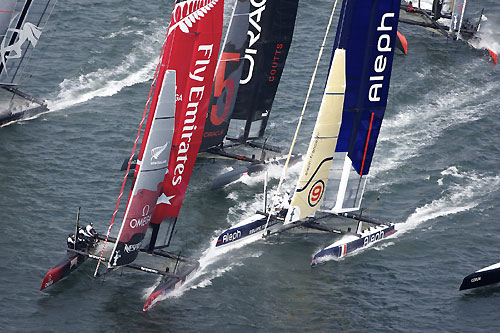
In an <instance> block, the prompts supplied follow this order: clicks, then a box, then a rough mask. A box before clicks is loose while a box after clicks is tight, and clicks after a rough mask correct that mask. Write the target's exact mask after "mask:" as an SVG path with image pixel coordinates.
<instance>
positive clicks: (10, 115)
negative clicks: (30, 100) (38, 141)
mask: <svg viewBox="0 0 500 333" xmlns="http://www.w3.org/2000/svg"><path fill="white" fill-rule="evenodd" d="M47 111H49V109H48V108H47V106H46V105H45V104H42V105H39V106H35V107H33V108H31V109H26V110H22V111H15V112H11V111H5V112H1V113H0V127H3V126H6V125H8V124H10V123H12V122H14V121H18V120H22V119H28V118H32V117H35V116H38V115H39V114H41V113H44V112H47Z"/></svg>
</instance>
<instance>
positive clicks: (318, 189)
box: [307, 180, 325, 207]
mask: <svg viewBox="0 0 500 333" xmlns="http://www.w3.org/2000/svg"><path fill="white" fill-rule="evenodd" d="M324 189H325V183H323V181H322V180H318V181H317V182H316V183H314V185H313V186H312V187H311V190H310V191H309V196H308V197H307V200H308V201H309V206H311V207H314V206H316V205H317V204H318V202H320V200H321V197H322V196H323V191H324Z"/></svg>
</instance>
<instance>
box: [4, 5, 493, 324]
mask: <svg viewBox="0 0 500 333" xmlns="http://www.w3.org/2000/svg"><path fill="white" fill-rule="evenodd" d="M225 7H226V11H225V12H226V14H225V18H226V19H227V18H229V15H230V12H231V8H232V1H228V2H227V3H226V5H225ZM482 7H485V16H486V17H487V18H488V20H487V21H486V22H484V23H483V26H482V29H483V32H484V42H485V43H487V44H488V45H489V46H490V47H492V48H496V51H500V47H499V44H498V43H499V42H500V34H499V29H500V8H499V7H498V3H497V2H496V1H494V0H476V1H470V4H469V8H468V12H469V13H470V14H471V15H473V16H474V17H478V16H479V12H480V10H481V8H482ZM171 8H172V2H171V1H148V2H144V1H141V2H139V1H123V0H106V1H91V0H85V1H84V0H67V1H62V0H61V1H59V2H58V4H57V5H56V8H55V10H54V12H53V14H52V16H51V19H50V20H49V22H48V24H47V26H46V29H45V31H44V33H43V35H42V37H41V39H40V42H39V44H38V46H37V48H36V49H35V51H34V52H33V55H32V60H33V61H32V62H31V73H32V76H31V78H30V79H29V80H27V81H26V82H25V83H24V85H23V87H22V88H23V90H24V91H26V92H29V93H31V94H33V95H34V96H36V97H38V98H42V99H46V100H47V101H48V103H49V107H50V109H51V112H49V113H47V114H45V115H42V116H40V117H38V118H36V119H33V120H29V121H22V122H18V123H15V124H12V125H9V126H7V127H4V128H1V129H0V186H1V189H0V272H1V273H0V295H1V298H0V299H1V300H2V302H1V303H2V306H1V307H0V328H1V329H2V330H3V331H8V332H11V331H12V332H16V331H19V332H21V331H22V332H26V331H43V332H70V331H82V332H113V331H125V332H138V331H140V332H160V331H165V332H180V331H205V332H211V331H222V332H235V331H240V332H251V331H266V332H299V331H321V332H323V331H334V332H335V331H339V332H344V331H345V332H385V331H390V332H443V331H444V332H493V331H496V330H498V323H499V322H500V319H499V315H498V312H497V309H498V307H499V306H500V286H490V287H485V288H482V289H478V290H473V291H469V292H459V291H458V287H459V285H460V283H461V280H462V278H463V277H464V276H465V275H467V274H469V273H471V272H473V271H474V270H476V269H479V268H481V267H484V266H486V265H489V264H492V263H495V262H497V261H499V259H500V235H499V230H500V228H499V223H498V216H500V208H499V205H498V199H499V198H500V191H499V184H500V174H499V172H498V166H499V164H500V157H499V155H500V154H499V153H500V149H499V145H500V135H499V134H498V128H499V127H500V120H499V115H500V86H499V78H500V67H498V66H497V67H495V66H493V65H492V64H491V62H490V60H489V58H488V57H487V55H486V54H485V53H484V52H483V51H479V50H476V49H473V48H472V47H470V46H468V45H467V44H465V43H462V42H453V41H446V39H444V38H443V37H441V36H436V35H433V34H432V33H430V32H428V31H425V30H421V29H417V28H412V27H407V26H401V27H400V31H401V32H403V33H404V34H405V35H406V37H407V39H408V42H409V54H408V55H407V56H403V55H399V54H398V55H396V56H395V59H394V69H393V76H392V81H391V89H390V98H389V105H388V108H387V112H386V118H385V120H384V123H383V126H382V131H381V134H380V138H379V144H378V146H377V150H376V153H375V158H374V163H373V165H372V168H371V174H372V177H371V180H370V181H369V183H368V185H367V192H366V195H365V200H364V206H366V207H368V206H371V210H370V212H369V215H370V216H373V217H376V218H378V219H381V220H390V221H394V222H396V223H397V224H398V229H399V232H398V233H397V234H396V235H395V236H394V237H392V238H389V239H387V240H385V241H383V242H380V243H377V244H376V245H375V246H372V247H370V248H367V249H365V250H363V251H360V252H358V253H356V254H354V255H351V256H348V257H346V258H344V259H342V260H338V261H330V262H328V263H327V264H325V265H322V266H320V267H317V268H314V269H311V268H310V267H309V264H310V261H311V257H312V255H313V254H314V253H315V252H316V251H317V250H319V249H320V248H322V247H324V246H326V245H328V244H330V243H331V242H332V241H333V239H332V238H331V236H313V235H310V236H308V237H303V236H295V235H283V236H282V237H281V238H280V239H279V240H278V239H272V240H267V241H259V242H255V243H252V244H249V245H246V246H242V247H240V248H236V249H232V250H230V251H229V250H227V251H215V250H213V249H212V246H213V243H214V239H215V237H216V235H217V234H218V233H219V232H220V231H222V230H224V229H226V228H228V227H229V226H231V225H233V224H235V223H237V222H238V221H240V220H241V218H243V217H246V216H249V215H251V214H252V213H253V212H254V211H255V210H256V209H259V208H260V206H261V200H262V194H261V192H262V186H263V177H262V176H261V177H256V178H245V179H243V180H242V181H240V182H238V183H235V184H233V185H230V186H228V187H226V188H224V189H222V190H219V191H216V192H209V191H208V186H209V184H210V180H211V179H212V178H213V177H214V176H216V175H217V174H218V173H220V172H221V169H222V168H225V170H227V169H228V168H229V167H230V164H229V163H228V164H221V163H220V162H217V163H212V162H211V161H207V160H201V161H200V163H197V166H196V168H195V172H194V174H193V176H192V178H191V184H190V186H189V190H188V194H187V196H186V200H185V204H184V206H183V209H182V211H181V216H180V218H179V223H178V226H177V230H178V232H177V233H176V235H175V236H174V243H175V247H176V248H178V249H182V251H183V253H185V254H189V255H191V256H193V257H196V258H199V259H200V263H201V270H200V271H199V272H198V273H197V275H196V277H195V278H194V279H193V280H192V281H190V282H189V283H188V284H187V285H185V286H184V287H183V288H182V289H181V290H180V291H178V292H176V293H175V294H174V295H173V296H172V297H170V298H168V299H165V300H163V301H162V302H161V303H159V304H158V305H157V306H156V307H155V308H154V309H153V310H152V311H150V312H147V313H142V312H141V309H142V306H143V304H144V302H145V299H146V297H147V295H148V294H149V292H150V291H151V290H152V288H153V287H154V285H155V284H156V283H157V279H156V278H155V277H154V276H149V275H145V274H141V273H124V274H123V275H122V276H120V274H111V275H109V276H107V277H106V280H105V281H103V280H95V279H93V278H92V274H93V271H94V269H95V266H94V264H93V263H91V262H88V263H87V264H85V265H84V266H82V267H81V269H79V270H78V271H76V272H74V273H73V274H71V276H70V277H69V278H67V279H65V280H64V281H62V282H60V283H58V284H56V285H54V286H52V287H51V288H49V289H47V291H46V292H40V291H39V288H40V284H41V281H42V278H43V276H44V275H45V273H46V272H47V271H48V269H49V267H50V266H51V265H53V264H54V263H55V261H57V259H58V258H59V257H60V256H61V255H62V254H63V253H64V251H65V240H66V237H67V234H68V232H70V231H71V230H72V228H73V227H74V220H75V215H76V210H77V207H78V206H81V207H82V216H81V219H82V221H83V222H90V221H94V224H95V226H96V228H97V229H98V230H100V231H101V232H104V231H105V230H106V229H107V226H108V224H109V221H110V219H111V215H112V212H113V209H114V205H115V203H116V199H117V196H118V194H119V189H120V185H121V181H122V177H123V174H122V173H121V172H120V171H119V168H120V166H121V163H122V161H123V158H125V157H127V156H128V155H129V154H130V149H131V148H132V146H133V140H134V137H135V133H136V131H137V126H138V124H139V121H140V117H141V114H142V111H143V108H144V104H145V101H146V98H147V94H148V91H149V85H150V83H151V82H150V79H151V77H152V75H153V71H154V67H155V64H156V62H157V59H158V56H159V53H160V49H161V44H162V40H163V37H164V34H165V31H166V27H167V26H168V21H169V18H170V12H171ZM331 8H332V1H325V0H321V1H320V0H308V1H302V2H301V3H300V8H299V12H298V19H297V26H296V29H295V35H294V43H293V45H292V48H291V50H290V55H289V58H288V62H287V66H286V68H285V72H284V74H283V78H282V84H281V85H280V88H279V91H278V94H277V98H276V101H275V103H274V108H273V112H272V115H271V122H272V125H271V126H270V130H269V131H268V133H272V138H271V139H270V141H272V142H273V143H276V144H281V145H285V146H286V145H288V143H289V142H290V140H291V136H292V132H293V129H294V128H295V123H296V120H297V116H298V114H299V113H300V109H301V107H302V103H303V102H304V98H305V95H306V91H307V87H308V84H309V77H310V75H311V73H312V71H313V67H314V63H315V59H316V56H317V52H318V50H319V45H320V43H321V40H322V36H323V32H324V29H325V25H326V23H327V20H328V16H329V12H330V10H331ZM225 24H226V25H227V20H226V23H225ZM333 37H334V31H332V33H331V35H330V38H329V42H330V45H331V42H332V38H333ZM330 52H331V47H330V48H329V49H327V51H326V54H327V56H326V57H325V58H324V59H323V61H322V62H321V66H322V68H323V70H322V71H321V70H320V74H319V77H318V78H317V81H316V82H317V83H316V85H315V89H314V91H313V94H312V97H311V101H310V104H309V107H308V111H307V113H306V119H305V122H304V128H303V131H302V132H301V133H302V134H301V136H300V139H299V144H298V146H297V151H299V152H304V151H305V150H306V147H307V143H308V140H309V133H310V132H311V130H312V127H313V124H314V120H315V117H316V112H317V110H318V107H319V102H320V100H321V94H322V92H321V90H322V87H323V84H324V80H325V76H326V73H325V68H326V66H327V65H328V61H329V54H330ZM299 170H300V166H297V167H293V168H292V169H291V171H290V182H289V183H288V185H287V186H290V187H292V186H293V182H294V180H295V179H296V178H297V174H298V172H299ZM270 175H271V176H272V179H271V184H272V185H274V186H276V184H277V177H279V175H280V170H279V169H273V170H271V172H270ZM377 197H380V200H379V201H378V203H377V204H376V205H375V204H374V202H375V201H376V198H377Z"/></svg>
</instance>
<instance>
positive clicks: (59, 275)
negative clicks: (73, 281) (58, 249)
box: [40, 250, 87, 290]
mask: <svg viewBox="0 0 500 333" xmlns="http://www.w3.org/2000/svg"><path fill="white" fill-rule="evenodd" d="M86 259H87V256H84V255H82V254H78V253H75V252H73V251H69V250H68V251H67V252H66V254H65V255H64V256H63V257H62V258H61V259H59V261H58V262H57V263H56V264H55V265H54V266H52V267H51V268H50V270H49V272H48V273H47V274H46V275H45V277H44V278H43V281H42V286H41V287H40V290H44V289H45V288H47V287H50V286H51V285H52V284H54V283H56V282H58V281H60V280H62V279H63V278H64V277H66V276H68V275H69V274H70V273H71V272H73V271H74V270H76V269H77V268H78V267H80V265H81V264H83V263H84V262H85V260H86Z"/></svg>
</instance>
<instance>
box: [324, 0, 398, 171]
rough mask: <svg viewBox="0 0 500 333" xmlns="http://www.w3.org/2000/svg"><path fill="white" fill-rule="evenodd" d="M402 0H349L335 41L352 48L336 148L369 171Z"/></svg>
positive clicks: (361, 167)
mask: <svg viewBox="0 0 500 333" xmlns="http://www.w3.org/2000/svg"><path fill="white" fill-rule="evenodd" d="M399 6H400V1H399V0H375V1H368V0H344V2H343V4H342V10H341V13H340V17H341V18H343V20H341V22H339V26H338V28H337V36H336V38H335V44H334V47H336V48H343V49H345V50H346V77H347V82H346V84H347V86H346V95H345V100H344V113H343V116H342V126H341V129H340V134H339V140H338V142H337V146H336V150H335V151H336V152H347V155H348V156H349V158H350V159H351V161H352V165H353V167H354V169H355V170H356V172H357V173H358V175H360V176H362V175H366V174H368V172H369V169H370V165H371V162H372V158H373V153H374V151H375V146H376V143H377V138H378V135H379V131H380V127H381V125H382V119H383V117H384V112H385V108H386V105H387V96H388V94H389V83H390V77H391V71H392V59H393V55H394V45H395V42H396V38H397V37H396V32H397V25H398V19H399Z"/></svg>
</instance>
